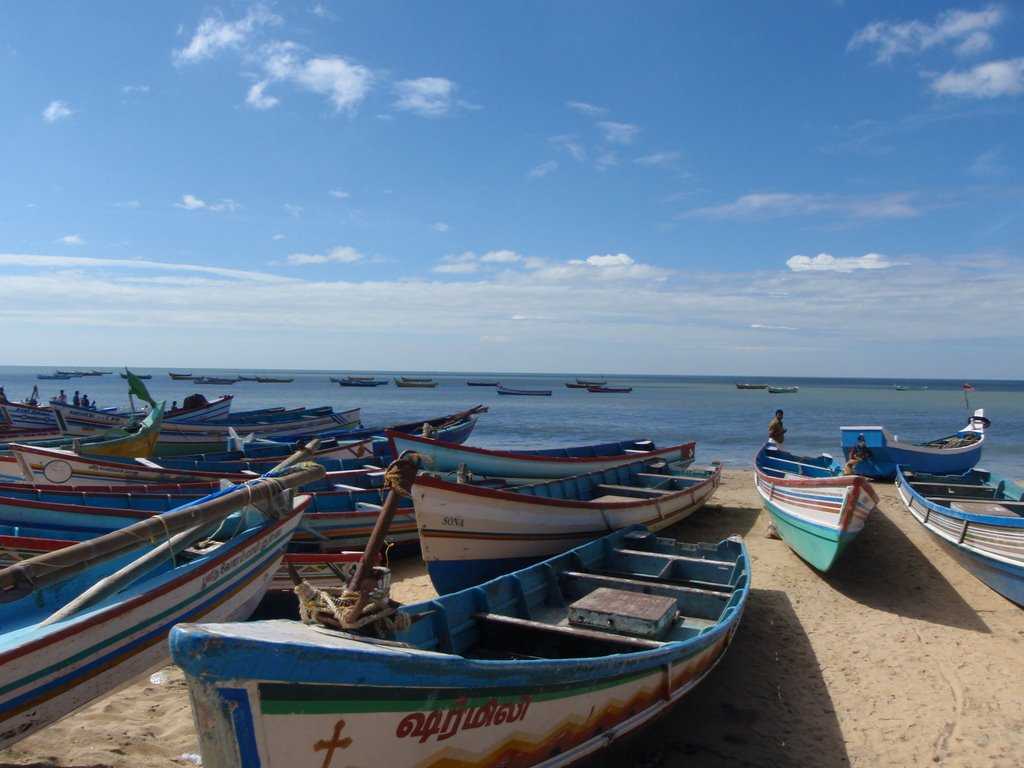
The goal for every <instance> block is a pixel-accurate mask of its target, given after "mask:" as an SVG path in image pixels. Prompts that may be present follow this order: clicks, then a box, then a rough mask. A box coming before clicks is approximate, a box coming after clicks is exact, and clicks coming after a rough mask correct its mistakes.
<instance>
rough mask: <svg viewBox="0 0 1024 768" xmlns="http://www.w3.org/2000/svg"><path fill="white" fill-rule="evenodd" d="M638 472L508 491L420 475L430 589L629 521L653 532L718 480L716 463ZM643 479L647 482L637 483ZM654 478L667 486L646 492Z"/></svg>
mask: <svg viewBox="0 0 1024 768" xmlns="http://www.w3.org/2000/svg"><path fill="white" fill-rule="evenodd" d="M645 469H646V467H645V465H644V464H643V463H639V464H633V465H628V466H625V467H617V468H615V469H610V470H604V471H602V472H593V473H590V474H587V475H580V476H578V477H570V478H566V479H564V480H554V481H549V482H547V483H541V484H537V485H534V486H521V487H519V488H516V489H510V490H495V489H490V488H483V487H479V486H473V485H466V484H460V483H451V482H447V481H444V480H439V479H436V478H433V477H428V476H423V475H421V476H420V477H418V478H417V480H416V483H415V484H414V485H413V488H412V494H413V506H414V507H415V510H416V524H417V526H418V527H419V532H420V547H421V550H422V552H423V560H424V562H425V563H426V564H427V572H428V573H429V574H430V580H431V581H432V582H433V584H434V588H435V589H436V590H437V591H438V593H439V594H446V593H448V592H454V591H457V590H460V589H465V588H467V587H470V586H473V585H474V584H479V583H481V582H483V581H487V580H488V579H492V578H495V577H496V576H500V575H501V574H504V573H508V572H509V571H512V570H516V569H517V568H521V567H524V566H526V565H529V564H531V563H535V562H536V561H537V560H540V559H542V558H545V557H550V556H551V555H553V554H557V553H559V552H564V551H566V550H567V549H571V548H572V547H575V546H579V545H580V544H584V543H586V542H588V541H590V540H592V539H595V538H598V537H600V536H605V535H607V534H608V533H610V532H611V531H615V530H619V529H621V528H627V527H629V526H631V525H644V526H646V527H648V528H649V529H650V530H653V531H658V530H661V529H663V528H666V527H668V526H670V525H674V524H675V523H678V522H680V521H681V520H685V519H686V518H687V517H689V516H690V515H691V514H693V513H694V512H696V511H697V510H698V509H700V508H701V507H703V506H704V504H706V503H707V501H708V500H709V499H710V498H711V496H712V495H713V494H714V492H715V490H716V489H717V488H718V485H719V483H720V482H721V468H720V467H715V468H713V469H711V470H696V471H691V472H683V473H673V474H667V475H662V476H657V475H646V476H645V473H644V470H645ZM649 478H661V479H660V480H649ZM645 481H648V482H650V483H651V485H650V486H647V487H646V488H641V487H639V484H640V483H643V482H645ZM659 482H660V483H663V484H664V485H666V486H668V487H670V488H671V490H667V489H666V490H653V488H654V484H655V483H659ZM634 483H635V485H630V484H634ZM524 489H528V491H529V492H524ZM645 491H647V492H646V493H645ZM629 494H634V495H632V496H631V495H629ZM572 495H575V496H576V498H571V497H570V496H572ZM552 496H558V498H552Z"/></svg>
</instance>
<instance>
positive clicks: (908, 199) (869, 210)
mask: <svg viewBox="0 0 1024 768" xmlns="http://www.w3.org/2000/svg"><path fill="white" fill-rule="evenodd" d="M920 213H921V211H920V208H918V207H917V206H916V205H915V204H914V199H913V195H910V194H908V193H902V192H899V193H889V194H882V195H875V196H873V197H846V196H842V195H818V194H802V193H792V192H757V193H753V194H749V195H742V196H741V197H738V198H737V199H736V200H734V201H733V202H731V203H723V204H721V205H710V206H704V207H701V208H694V209H692V210H690V211H686V212H685V213H683V214H682V215H681V218H693V217H699V218H707V219H744V218H778V217H783V216H811V215H819V214H833V215H839V216H847V217H850V218H855V219H905V218H911V217H914V216H918V215H920Z"/></svg>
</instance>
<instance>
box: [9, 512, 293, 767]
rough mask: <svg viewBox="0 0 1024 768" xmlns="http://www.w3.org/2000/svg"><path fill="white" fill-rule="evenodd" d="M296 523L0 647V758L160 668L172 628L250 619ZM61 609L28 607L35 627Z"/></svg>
mask: <svg viewBox="0 0 1024 768" xmlns="http://www.w3.org/2000/svg"><path fill="white" fill-rule="evenodd" d="M300 516H301V507H297V508H296V510H295V511H293V512H292V514H291V515H290V516H288V517H287V518H286V519H284V520H281V521H277V522H275V523H273V524H270V525H264V526H260V527H258V528H256V529H254V530H253V531H251V532H249V533H246V534H243V535H242V536H240V537H239V538H238V539H237V540H232V541H230V542H226V543H225V544H222V545H220V546H219V547H217V548H216V549H215V550H214V551H212V552H211V553H210V554H207V555H204V556H201V557H199V558H197V559H195V560H193V561H192V562H189V563H187V564H183V565H179V566H178V567H177V568H173V569H165V570H164V571H162V572H158V574H157V575H155V576H152V577H146V578H145V579H143V580H142V581H141V582H139V583H138V584H137V585H135V586H133V587H131V588H129V589H128V590H126V591H125V592H122V593H120V594H119V595H117V596H116V597H114V598H108V600H106V601H104V602H102V603H100V604H99V605H98V606H97V607H95V608H92V609H89V610H86V611H84V612H82V613H81V614H78V615H75V616H72V617H70V618H68V619H65V620H64V621H61V622H58V623H56V624H53V625H51V626H49V627H45V628H36V627H35V626H33V625H29V626H25V627H23V628H22V629H18V630H14V631H8V632H6V633H5V634H4V635H3V636H2V637H0V749H3V748H5V747H8V746H10V745H11V744H13V743H15V742H16V741H18V740H20V739H22V738H24V737H26V736H28V735H29V734H31V733H33V732H35V731H37V730H39V729H40V728H43V727H45V726H47V725H49V724H50V723H53V722H55V721H56V720H59V719H60V718H62V717H64V716H65V715H68V714H70V713H71V712H74V711H75V710H76V709H78V708H79V707H82V706H84V705H85V704H88V703H89V702H90V701H92V700H93V699H96V698H98V697H100V696H103V695H105V694H107V693H109V692H110V691H112V690H114V689H116V688H117V687H119V686H120V685H122V684H124V683H126V682H128V681H130V680H131V679H132V678H134V677H136V676H138V675H140V674H143V673H144V672H146V671H147V670H148V669H150V668H152V667H154V666H157V665H160V664H162V663H165V660H166V658H167V642H166V640H167V634H168V632H169V631H170V629H171V627H173V626H174V625H175V624H177V623H178V622H181V621H225V620H226V621H232V620H236V619H244V618H247V617H248V616H249V614H250V613H252V611H253V610H254V609H255V608H256V605H257V604H258V603H259V601H260V599H261V598H262V597H263V594H264V592H265V591H266V589H267V587H268V586H269V584H270V582H271V579H272V578H273V575H274V572H275V571H276V570H277V567H278V565H279V564H280V561H281V557H282V555H283V553H284V548H285V546H286V545H287V543H288V539H289V538H290V536H291V533H292V531H293V530H294V528H295V526H296V525H297V524H298V522H299V518H300ZM144 551H145V548H144V549H142V550H139V551H137V552H136V553H134V555H133V556H136V557H137V556H138V555H139V554H141V553H142V552H144ZM124 562H126V561H125V560H119V561H115V563H114V564H113V565H121V564H123V563H124ZM107 565H110V564H107ZM113 570H114V567H113V566H111V567H109V568H108V567H104V568H103V573H99V572H97V573H96V574H88V573H87V574H86V575H94V576H95V577H96V578H99V577H101V576H102V575H106V573H112V572H113ZM94 580H95V579H94ZM90 583H92V582H88V583H84V584H81V585H80V587H79V589H78V591H81V590H82V589H84V588H86V587H87V586H89V584H90ZM35 598H36V596H35V595H30V596H28V597H26V598H24V599H23V601H28V602H32V601H34V600H35ZM58 599H59V596H58ZM66 601H67V596H65V597H64V602H66ZM20 602H22V601H19V603H20ZM60 604H61V603H60V602H58V603H57V604H56V605H52V606H51V607H50V608H49V609H48V610H47V611H40V609H39V608H37V607H35V606H34V605H33V606H31V607H28V606H26V607H27V608H28V610H29V611H30V612H31V613H38V614H40V615H39V619H40V620H41V619H42V618H44V617H45V616H46V615H47V613H49V612H52V611H53V610H56V608H58V607H60ZM13 607H14V606H11V605H9V606H7V609H8V610H10V609H12V608H13Z"/></svg>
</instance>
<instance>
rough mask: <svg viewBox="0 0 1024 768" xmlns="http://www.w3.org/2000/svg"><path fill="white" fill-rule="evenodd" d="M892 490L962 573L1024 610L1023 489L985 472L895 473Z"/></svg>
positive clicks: (908, 470)
mask: <svg viewBox="0 0 1024 768" xmlns="http://www.w3.org/2000/svg"><path fill="white" fill-rule="evenodd" d="M896 489H897V491H898V492H899V494H900V498H901V499H902V500H903V504H904V506H906V508H907V510H908V511H909V512H910V514H912V515H913V516H914V519H915V520H917V522H919V523H921V525H923V526H924V527H925V528H927V529H928V531H929V532H931V534H932V535H933V536H935V538H937V539H938V540H939V541H940V542H941V543H942V544H943V545H944V547H945V548H946V550H947V551H949V552H950V553H951V554H952V555H953V557H954V558H956V559H957V561H959V562H960V564H961V565H963V567H964V568H966V569H967V570H968V571H970V572H971V573H972V574H974V575H975V576H976V577H977V578H979V579H980V580H981V581H983V582H984V583H985V584H987V585H988V586H989V587H991V588H992V589H994V590H995V591H996V592H998V593H999V594H1001V595H1002V596H1003V597H1005V598H1006V599H1007V600H1010V601H1012V602H1014V603H1016V604H1017V605H1019V606H1022V607H1024V488H1022V487H1021V486H1020V485H1017V484H1016V483H1014V482H1013V481H1011V480H1008V479H1006V478H1004V477H1001V476H999V475H997V474H994V473H992V472H988V471H986V470H983V469H975V470H971V471H970V472H966V473H964V474H962V475H935V474H929V473H925V472H914V471H913V470H910V469H907V468H906V467H899V468H897V470H896Z"/></svg>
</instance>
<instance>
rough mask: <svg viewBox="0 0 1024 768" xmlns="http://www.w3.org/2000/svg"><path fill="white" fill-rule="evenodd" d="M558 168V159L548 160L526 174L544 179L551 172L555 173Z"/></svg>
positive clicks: (533, 177) (532, 177)
mask: <svg viewBox="0 0 1024 768" xmlns="http://www.w3.org/2000/svg"><path fill="white" fill-rule="evenodd" d="M556 170H558V161H557V160H548V161H547V162H544V163H541V164H540V165H535V166H533V168H531V169H530V172H529V173H527V174H526V175H527V176H529V177H530V178H531V179H543V178H544V177H545V176H547V175H548V174H549V173H554V172H555V171H556Z"/></svg>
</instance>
